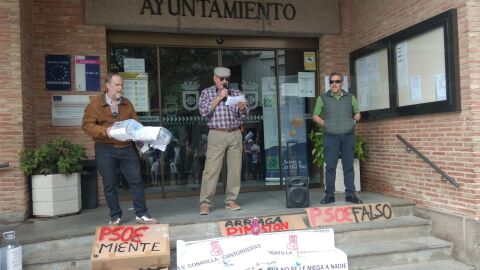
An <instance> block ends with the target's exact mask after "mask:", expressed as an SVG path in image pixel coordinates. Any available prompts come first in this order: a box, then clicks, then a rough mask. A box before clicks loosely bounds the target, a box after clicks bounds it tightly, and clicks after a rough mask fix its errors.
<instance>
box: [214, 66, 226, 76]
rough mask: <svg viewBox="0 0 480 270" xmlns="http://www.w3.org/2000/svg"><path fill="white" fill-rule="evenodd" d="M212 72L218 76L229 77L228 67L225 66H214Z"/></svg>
mask: <svg viewBox="0 0 480 270" xmlns="http://www.w3.org/2000/svg"><path fill="white" fill-rule="evenodd" d="M213 73H214V74H215V75H217V76H218V77H230V69H229V68H226V67H216V68H215V69H214V70H213Z"/></svg>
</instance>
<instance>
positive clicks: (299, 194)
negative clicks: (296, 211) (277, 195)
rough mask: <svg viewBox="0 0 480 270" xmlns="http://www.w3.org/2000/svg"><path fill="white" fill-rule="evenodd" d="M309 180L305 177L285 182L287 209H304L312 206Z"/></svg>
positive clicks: (290, 178)
mask: <svg viewBox="0 0 480 270" xmlns="http://www.w3.org/2000/svg"><path fill="white" fill-rule="evenodd" d="M308 184H309V180H308V177H305V176H295V177H288V178H287V179H286V181H285V185H286V191H287V192H286V193H287V200H286V201H287V208H303V207H308V206H309V205H310V196H309V188H308Z"/></svg>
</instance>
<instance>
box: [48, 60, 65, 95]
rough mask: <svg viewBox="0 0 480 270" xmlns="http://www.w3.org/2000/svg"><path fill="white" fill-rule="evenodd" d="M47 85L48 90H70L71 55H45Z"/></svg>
mask: <svg viewBox="0 0 480 270" xmlns="http://www.w3.org/2000/svg"><path fill="white" fill-rule="evenodd" d="M45 86H46V89H47V90H53V91H67V90H68V91H69V90H70V89H71V88H70V87H71V83H70V56H69V55H46V56H45Z"/></svg>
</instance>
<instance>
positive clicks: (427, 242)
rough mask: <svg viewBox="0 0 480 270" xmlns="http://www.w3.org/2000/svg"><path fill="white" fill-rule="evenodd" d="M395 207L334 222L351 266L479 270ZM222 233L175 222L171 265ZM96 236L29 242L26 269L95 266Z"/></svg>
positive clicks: (355, 269)
mask: <svg viewBox="0 0 480 270" xmlns="http://www.w3.org/2000/svg"><path fill="white" fill-rule="evenodd" d="M392 207H393V209H394V213H395V215H396V218H395V219H393V220H385V221H374V222H369V223H358V224H342V225H335V226H333V228H334V230H335V244H336V246H337V248H340V249H341V250H343V251H344V252H346V253H347V255H348V262H349V269H351V270H360V269H377V270H392V269H398V270H410V269H412V270H413V269H427V270H428V269H435V270H442V269H449V270H452V269H459V270H460V269H474V268H473V267H470V266H467V265H465V264H463V263H460V262H458V261H456V260H455V259H454V258H453V257H452V255H451V254H452V244H451V243H450V242H447V241H444V240H442V239H439V238H436V237H433V236H432V235H431V223H430V221H429V220H427V219H423V218H419V217H416V216H414V215H413V214H412V213H413V210H414V207H415V206H414V205H413V204H410V205H393V204H392ZM270 214H271V213H269V215H270ZM277 214H278V213H277ZM265 216H267V215H265ZM304 218H305V219H306V215H304ZM220 236H221V235H220V230H219V228H218V224H217V221H210V222H200V223H183V224H170V240H171V243H170V244H171V266H170V267H169V269H170V270H172V269H176V253H175V250H176V241H177V240H178V239H181V240H184V241H193V240H200V239H206V238H213V237H220ZM93 238H94V236H93V235H83V236H74V235H72V237H70V238H67V239H58V240H52V241H44V242H37V243H29V244H24V245H23V250H24V255H23V260H24V269H26V270H30V269H35V270H47V269H48V270H57V269H58V270H64V269H65V270H66V269H72V270H74V269H75V270H77V269H78V270H86V269H90V252H91V245H92V242H93Z"/></svg>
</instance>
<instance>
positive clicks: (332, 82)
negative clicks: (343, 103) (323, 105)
mask: <svg viewBox="0 0 480 270" xmlns="http://www.w3.org/2000/svg"><path fill="white" fill-rule="evenodd" d="M341 82H342V81H340V80H335V81H330V84H334V83H336V84H339V83H341Z"/></svg>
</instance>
